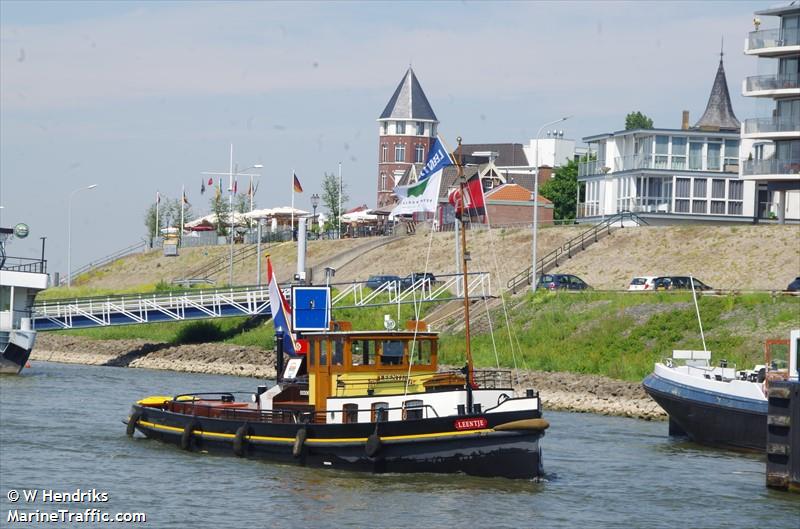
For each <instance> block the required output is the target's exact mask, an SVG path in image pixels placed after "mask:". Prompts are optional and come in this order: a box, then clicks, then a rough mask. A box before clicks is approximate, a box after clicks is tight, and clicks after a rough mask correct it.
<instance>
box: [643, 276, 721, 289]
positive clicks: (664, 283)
mask: <svg viewBox="0 0 800 529" xmlns="http://www.w3.org/2000/svg"><path fill="white" fill-rule="evenodd" d="M692 280H694V289H695V290H714V289H713V288H711V287H710V286H708V285H706V284H705V283H703V282H702V281H700V280H699V279H697V278H696V277H695V278H692V277H689V276H663V277H657V278H655V279H654V280H653V290H691V289H692V283H691V281H692Z"/></svg>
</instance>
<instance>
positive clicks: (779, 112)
mask: <svg viewBox="0 0 800 529" xmlns="http://www.w3.org/2000/svg"><path fill="white" fill-rule="evenodd" d="M761 16H766V17H770V19H772V20H774V18H773V17H776V18H777V19H778V23H777V24H776V25H775V27H773V28H769V29H760V25H761V20H760V18H759V17H761ZM753 22H754V24H755V25H756V30H755V31H752V32H750V34H749V35H748V37H747V39H746V40H745V46H744V52H745V54H747V55H750V56H754V57H758V58H763V59H768V60H769V59H777V61H776V62H775V63H774V64H775V65H776V66H777V68H776V71H775V73H772V74H768V75H757V76H752V77H747V78H746V79H745V80H744V82H743V83H742V93H743V95H745V96H748V97H763V98H769V99H772V100H773V101H774V106H773V109H772V115H771V116H767V117H757V118H752V119H746V120H745V121H744V123H742V130H741V132H742V153H743V155H744V156H743V158H744V159H745V161H744V163H743V164H742V168H741V178H742V179H745V180H748V181H752V182H755V183H756V184H757V186H758V187H757V189H758V207H757V215H758V217H759V218H777V220H778V222H780V223H784V222H786V220H791V221H800V84H799V83H798V77H799V76H800V2H797V1H794V2H792V3H790V4H788V5H785V6H782V7H776V8H771V9H767V10H764V11H758V12H756V18H755V19H754V20H753Z"/></svg>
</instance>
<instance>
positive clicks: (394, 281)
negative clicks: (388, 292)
mask: <svg viewBox="0 0 800 529" xmlns="http://www.w3.org/2000/svg"><path fill="white" fill-rule="evenodd" d="M402 281H403V280H402V279H400V276H392V275H375V276H369V279H367V282H366V283H365V285H366V287H367V288H371V289H373V290H374V289H378V288H381V287H382V286H383V285H385V284H386V283H390V286H389V287H388V288H395V287H397V286H399V285H400V284H401V282H402Z"/></svg>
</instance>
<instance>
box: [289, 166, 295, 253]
mask: <svg viewBox="0 0 800 529" xmlns="http://www.w3.org/2000/svg"><path fill="white" fill-rule="evenodd" d="M295 177H296V175H295V174H294V169H292V220H291V223H290V224H289V231H291V232H292V240H294V179H295Z"/></svg>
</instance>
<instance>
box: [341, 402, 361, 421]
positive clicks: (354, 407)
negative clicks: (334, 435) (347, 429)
mask: <svg viewBox="0 0 800 529" xmlns="http://www.w3.org/2000/svg"><path fill="white" fill-rule="evenodd" d="M342 422H343V423H345V424H352V423H356V422H358V404H345V405H344V406H342Z"/></svg>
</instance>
